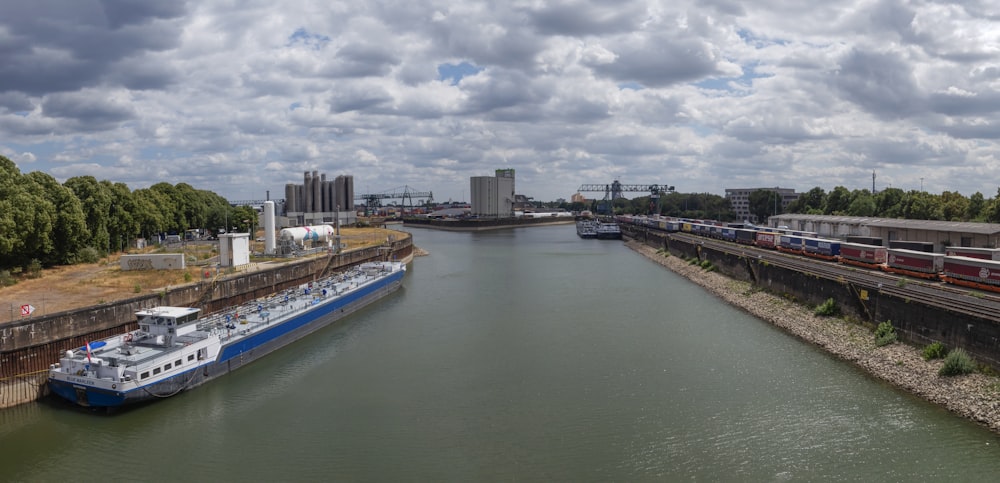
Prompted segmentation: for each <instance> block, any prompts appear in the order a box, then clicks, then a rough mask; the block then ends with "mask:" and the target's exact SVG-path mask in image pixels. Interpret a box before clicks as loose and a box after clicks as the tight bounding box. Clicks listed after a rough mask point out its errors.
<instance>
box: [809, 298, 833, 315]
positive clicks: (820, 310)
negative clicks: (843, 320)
mask: <svg viewBox="0 0 1000 483" xmlns="http://www.w3.org/2000/svg"><path fill="white" fill-rule="evenodd" d="M813 313H815V314H816V315H820V316H824V317H829V316H831V315H837V303H836V302H834V301H833V298H832V297H831V298H828V299H826V302H823V303H822V304H820V305H819V306H818V307H816V310H815V311H813Z"/></svg>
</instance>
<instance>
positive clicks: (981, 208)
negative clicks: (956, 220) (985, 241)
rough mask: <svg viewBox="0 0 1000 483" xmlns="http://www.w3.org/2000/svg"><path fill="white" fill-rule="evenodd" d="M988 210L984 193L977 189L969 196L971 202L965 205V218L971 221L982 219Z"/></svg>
mask: <svg viewBox="0 0 1000 483" xmlns="http://www.w3.org/2000/svg"><path fill="white" fill-rule="evenodd" d="M985 210H986V199H985V198H984V197H983V194H982V193H980V192H978V191H976V192H975V193H972V196H970V197H969V204H968V205H967V206H966V207H965V219H967V220H969V221H981V220H982V217H983V214H984V212H985Z"/></svg>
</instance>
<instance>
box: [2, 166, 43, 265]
mask: <svg viewBox="0 0 1000 483" xmlns="http://www.w3.org/2000/svg"><path fill="white" fill-rule="evenodd" d="M39 190H40V188H39V187H38V185H37V184H36V183H35V182H34V181H33V180H32V179H31V178H28V177H26V176H23V175H21V171H20V170H19V169H18V168H17V165H15V164H14V162H13V161H11V160H10V159H8V158H6V157H4V156H0V255H2V256H0V260H2V261H0V266H3V267H4V268H12V267H17V266H20V267H27V265H28V263H29V262H30V261H31V260H32V259H34V258H38V257H39V255H41V256H42V257H46V256H47V255H49V254H51V253H52V251H53V243H52V241H51V240H50V235H51V233H52V227H53V223H54V222H55V221H54V218H55V207H54V206H53V205H52V203H51V202H49V201H48V200H47V199H46V198H45V197H44V196H42V194H41V193H39Z"/></svg>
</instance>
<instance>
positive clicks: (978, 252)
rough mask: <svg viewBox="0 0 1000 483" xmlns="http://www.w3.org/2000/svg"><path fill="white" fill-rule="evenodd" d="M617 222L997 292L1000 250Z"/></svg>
mask: <svg viewBox="0 0 1000 483" xmlns="http://www.w3.org/2000/svg"><path fill="white" fill-rule="evenodd" d="M616 221H617V222H618V223H619V224H621V225H635V226H642V227H645V228H647V229H652V230H657V231H664V232H667V233H690V234H693V235H698V236H704V237H708V238H715V239H718V240H725V241H730V242H733V243H740V244H744V245H752V246H756V247H760V248H766V249H770V250H778V251H781V252H784V253H791V254H795V255H802V256H807V257H812V258H818V259H822V260H827V261H831V262H838V263H842V264H846V265H852V266H857V267H862V268H869V269H873V270H882V271H885V272H891V273H896V274H901V275H908V276H911V277H918V278H922V279H926V280H939V281H942V282H945V283H949V284H953V285H962V286H966V287H972V288H977V289H981V290H988V291H993V292H1000V249H998V248H971V247H948V248H947V249H946V250H945V253H935V252H934V245H933V244H932V243H929V242H917V241H903V240H892V241H890V242H889V246H888V247H886V246H882V239H880V238H872V237H859V236H849V237H847V239H846V240H835V239H828V238H823V237H821V236H819V235H818V234H816V233H814V232H808V231H801V230H792V229H789V228H785V227H778V228H774V227H765V226H754V225H751V224H725V223H721V222H717V221H714V220H696V219H688V218H672V217H663V216H655V217H648V216H633V215H619V216H617V217H616Z"/></svg>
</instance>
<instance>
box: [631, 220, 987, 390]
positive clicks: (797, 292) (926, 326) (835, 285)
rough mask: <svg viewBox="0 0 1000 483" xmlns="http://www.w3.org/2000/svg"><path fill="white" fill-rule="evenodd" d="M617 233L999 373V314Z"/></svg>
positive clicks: (665, 239) (647, 235)
mask: <svg viewBox="0 0 1000 483" xmlns="http://www.w3.org/2000/svg"><path fill="white" fill-rule="evenodd" d="M622 228H623V232H624V233H625V234H626V236H628V237H630V238H632V239H635V240H638V241H641V242H643V243H645V244H646V245H648V246H650V247H654V248H656V249H666V250H667V251H669V252H670V253H671V254H672V255H674V256H679V257H682V258H686V259H690V258H698V259H700V260H708V261H709V262H710V263H712V265H713V266H714V267H715V269H716V271H717V272H719V273H721V274H724V275H726V276H727V277H729V278H733V279H736V280H740V281H746V282H750V283H752V284H753V285H754V286H756V287H758V288H761V289H763V290H766V291H768V292H770V293H773V294H775V295H779V296H782V297H784V298H786V299H790V300H792V301H795V302H798V303H801V304H805V305H808V306H816V305H820V304H822V303H824V302H825V301H826V300H827V299H831V298H832V299H833V300H834V302H835V303H836V305H837V308H838V310H839V311H840V312H841V314H843V315H845V316H847V317H849V318H852V319H855V320H857V321H860V322H862V323H864V324H866V325H868V326H870V327H872V328H874V327H875V326H876V325H878V324H879V323H881V322H884V321H891V323H892V326H893V327H894V328H895V330H896V333H897V334H898V337H899V339H900V340H901V341H903V342H906V343H908V344H910V345H913V346H917V347H922V346H924V345H927V344H929V343H931V342H941V343H942V344H944V345H945V346H947V347H948V348H958V347H961V348H963V349H965V350H966V351H968V352H969V354H970V355H971V356H972V357H973V358H975V359H976V361H977V362H979V363H981V364H986V365H988V366H990V367H992V368H993V369H995V370H1000V313H998V314H996V318H982V317H975V316H971V315H967V314H963V313H959V312H956V311H953V310H949V309H947V308H942V307H935V306H929V305H924V304H921V303H918V302H916V301H913V300H911V299H910V298H908V297H905V296H901V295H894V294H889V293H885V292H884V291H883V290H880V287H878V286H861V285H858V284H852V283H849V282H847V281H845V280H832V279H828V278H822V277H817V276H814V275H810V274H805V273H802V272H798V271H795V270H791V269H787V268H783V267H778V266H775V265H773V264H769V263H768V262H767V260H766V258H765V259H763V260H762V259H758V258H757V257H756V256H755V255H754V254H731V253H724V252H720V251H718V250H713V249H711V248H708V247H705V246H701V245H697V244H693V243H690V242H687V241H685V240H681V239H675V238H671V237H670V236H669V234H667V233H663V232H656V231H646V230H642V229H635V228H634V227H622ZM859 270H864V269H860V268H859ZM909 283H914V284H916V283H923V282H919V281H915V280H914V281H912V282H909ZM893 288H894V289H896V290H893V292H897V291H899V289H900V288H905V286H904V287H896V286H894V287H893ZM969 296H970V297H972V296H973V295H971V294H970V295H969Z"/></svg>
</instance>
